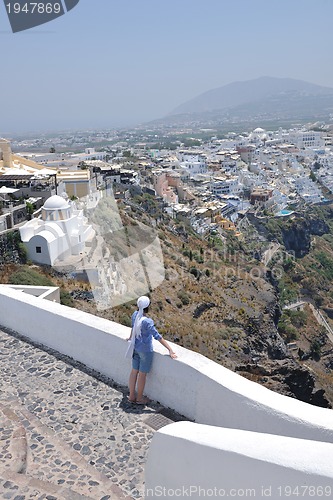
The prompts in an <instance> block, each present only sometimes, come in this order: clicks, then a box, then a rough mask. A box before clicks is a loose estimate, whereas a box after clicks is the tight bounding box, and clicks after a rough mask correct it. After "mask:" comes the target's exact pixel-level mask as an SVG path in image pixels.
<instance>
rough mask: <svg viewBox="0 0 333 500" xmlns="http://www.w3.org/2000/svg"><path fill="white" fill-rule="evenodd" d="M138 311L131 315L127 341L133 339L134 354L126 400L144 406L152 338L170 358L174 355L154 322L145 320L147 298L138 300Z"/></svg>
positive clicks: (151, 357)
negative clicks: (130, 326)
mask: <svg viewBox="0 0 333 500" xmlns="http://www.w3.org/2000/svg"><path fill="white" fill-rule="evenodd" d="M137 304H138V309H139V310H138V311H135V312H134V313H133V315H132V330H131V336H130V338H129V339H128V340H131V339H132V336H133V335H134V337H135V345H134V352H133V357H132V371H131V374H130V377H129V384H128V385H129V391H130V393H129V396H128V400H129V401H130V402H131V403H136V404H139V405H144V404H146V403H149V402H150V400H149V399H148V398H145V397H144V396H143V391H144V388H145V384H146V377H147V373H149V371H150V368H151V365H152V362H153V355H154V352H153V337H154V339H156V340H158V341H159V342H160V343H161V344H162V345H163V346H164V347H165V348H166V349H168V351H169V354H170V356H171V357H172V358H173V359H174V358H176V357H177V356H176V354H175V353H174V352H173V350H172V349H171V347H170V346H169V344H168V343H167V342H166V341H165V340H164V339H163V337H162V335H160V334H159V333H158V331H157V330H156V328H155V326H154V321H153V320H152V319H151V318H147V316H145V314H147V313H148V309H149V304H150V300H149V298H148V297H145V296H142V297H139V299H138V302H137ZM136 385H137V390H138V393H137V395H136V392H135V388H136Z"/></svg>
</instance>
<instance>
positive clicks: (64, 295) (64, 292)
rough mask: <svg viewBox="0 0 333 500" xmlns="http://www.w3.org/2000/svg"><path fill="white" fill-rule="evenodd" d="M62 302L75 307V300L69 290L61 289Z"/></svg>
mask: <svg viewBox="0 0 333 500" xmlns="http://www.w3.org/2000/svg"><path fill="white" fill-rule="evenodd" d="M60 304H62V305H64V306H68V307H74V300H73V298H72V296H71V294H70V293H69V292H67V290H61V289H60Z"/></svg>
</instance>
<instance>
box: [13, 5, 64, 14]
mask: <svg viewBox="0 0 333 500" xmlns="http://www.w3.org/2000/svg"><path fill="white" fill-rule="evenodd" d="M6 9H7V12H8V14H60V13H61V11H62V7H61V4H60V3H41V2H26V3H24V4H20V3H18V2H10V3H7V4H6Z"/></svg>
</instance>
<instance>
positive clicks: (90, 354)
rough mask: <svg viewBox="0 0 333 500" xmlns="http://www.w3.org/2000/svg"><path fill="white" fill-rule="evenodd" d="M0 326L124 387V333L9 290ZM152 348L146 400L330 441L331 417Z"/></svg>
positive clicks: (1, 304) (194, 358) (230, 423)
mask: <svg viewBox="0 0 333 500" xmlns="http://www.w3.org/2000/svg"><path fill="white" fill-rule="evenodd" d="M0 323H2V324H3V326H6V327H8V328H11V329H13V330H15V331H17V332H19V333H21V334H23V335H25V336H27V337H29V338H31V339H33V340H35V341H37V342H40V343H42V344H44V345H47V346H50V347H52V348H54V349H56V350H57V351H59V352H61V353H64V354H66V355H68V356H71V357H72V358H74V359H76V360H78V361H81V362H82V363H84V364H86V365H87V366H89V367H91V368H94V369H96V370H98V371H99V372H101V373H103V374H105V375H107V376H109V377H111V378H113V379H114V380H115V381H116V382H118V383H120V384H124V385H126V384H127V381H128V374H129V371H130V361H129V360H125V359H124V353H125V350H126V342H125V339H126V338H127V337H128V336H129V332H130V330H129V328H127V327H124V326H122V325H119V324H117V323H113V322H111V321H107V320H105V319H102V318H99V317H96V316H93V315H91V314H87V313H84V312H81V311H78V310H76V309H72V308H69V307H66V306H61V305H60V304H56V303H52V302H49V301H43V300H40V299H38V298H35V297H32V296H29V295H26V294H22V293H20V292H17V291H15V290H12V289H7V288H3V289H0ZM173 347H174V350H175V351H176V352H177V353H178V356H179V358H178V359H176V360H172V359H171V358H170V357H169V356H168V355H167V351H166V350H165V349H164V348H163V346H161V345H160V344H159V343H158V342H155V349H156V351H157V352H156V355H155V357H154V363H153V369H152V372H151V373H150V374H149V377H148V380H147V386H146V389H147V390H146V392H147V395H148V396H150V397H152V398H154V399H156V400H158V401H160V402H161V403H163V404H164V405H166V406H169V407H171V408H173V409H175V410H177V411H178V412H180V413H182V414H183V415H185V416H186V417H188V418H189V419H192V420H195V421H196V422H199V423H204V424H209V425H216V426H223V427H229V428H234V429H245V430H250V431H256V432H265V433H269V434H279V435H285V436H292V437H298V438H304V439H313V440H316V441H327V442H333V418H332V415H333V414H332V411H331V410H328V409H323V408H318V407H315V406H311V405H308V404H306V403H302V402H300V401H297V400H295V399H291V398H288V397H286V396H281V395H279V394H277V393H274V392H272V391H270V390H268V389H266V388H264V387H262V386H260V385H258V384H256V383H254V382H251V381H249V380H247V379H245V378H243V377H241V376H240V375H238V374H236V373H233V372H231V371H229V370H227V369H226V368H224V367H222V366H220V365H218V364H217V363H214V362H213V361H210V360H208V359H207V358H205V357H204V356H202V355H200V354H197V353H193V352H191V351H189V350H187V349H184V348H181V347H179V346H177V345H174V346H173Z"/></svg>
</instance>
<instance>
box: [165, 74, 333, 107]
mask: <svg viewBox="0 0 333 500" xmlns="http://www.w3.org/2000/svg"><path fill="white" fill-rule="evenodd" d="M323 96H327V97H329V98H332V105H333V88H330V87H323V86H320V85H316V84H313V83H308V82H304V81H302V80H296V79H292V78H273V77H269V76H263V77H260V78H257V79H255V80H247V81H239V82H234V83H230V84H228V85H224V86H223V87H219V88H216V89H212V90H209V91H207V92H204V93H203V94H200V95H199V96H197V97H194V98H193V99H190V100H189V101H187V102H185V103H183V104H181V105H180V106H178V107H177V108H176V109H174V110H173V111H172V112H171V113H169V115H168V116H173V115H179V114H191V113H206V112H211V111H217V110H231V109H233V108H235V107H239V106H244V105H247V104H251V105H252V107H253V103H258V104H259V103H263V102H264V101H267V100H268V101H270V102H271V101H272V100H273V101H275V102H277V103H278V101H279V100H282V101H286V99H287V100H289V99H292V100H295V99H297V100H300V99H305V100H307V99H309V98H312V99H313V98H314V97H321V98H322V97H323Z"/></svg>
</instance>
